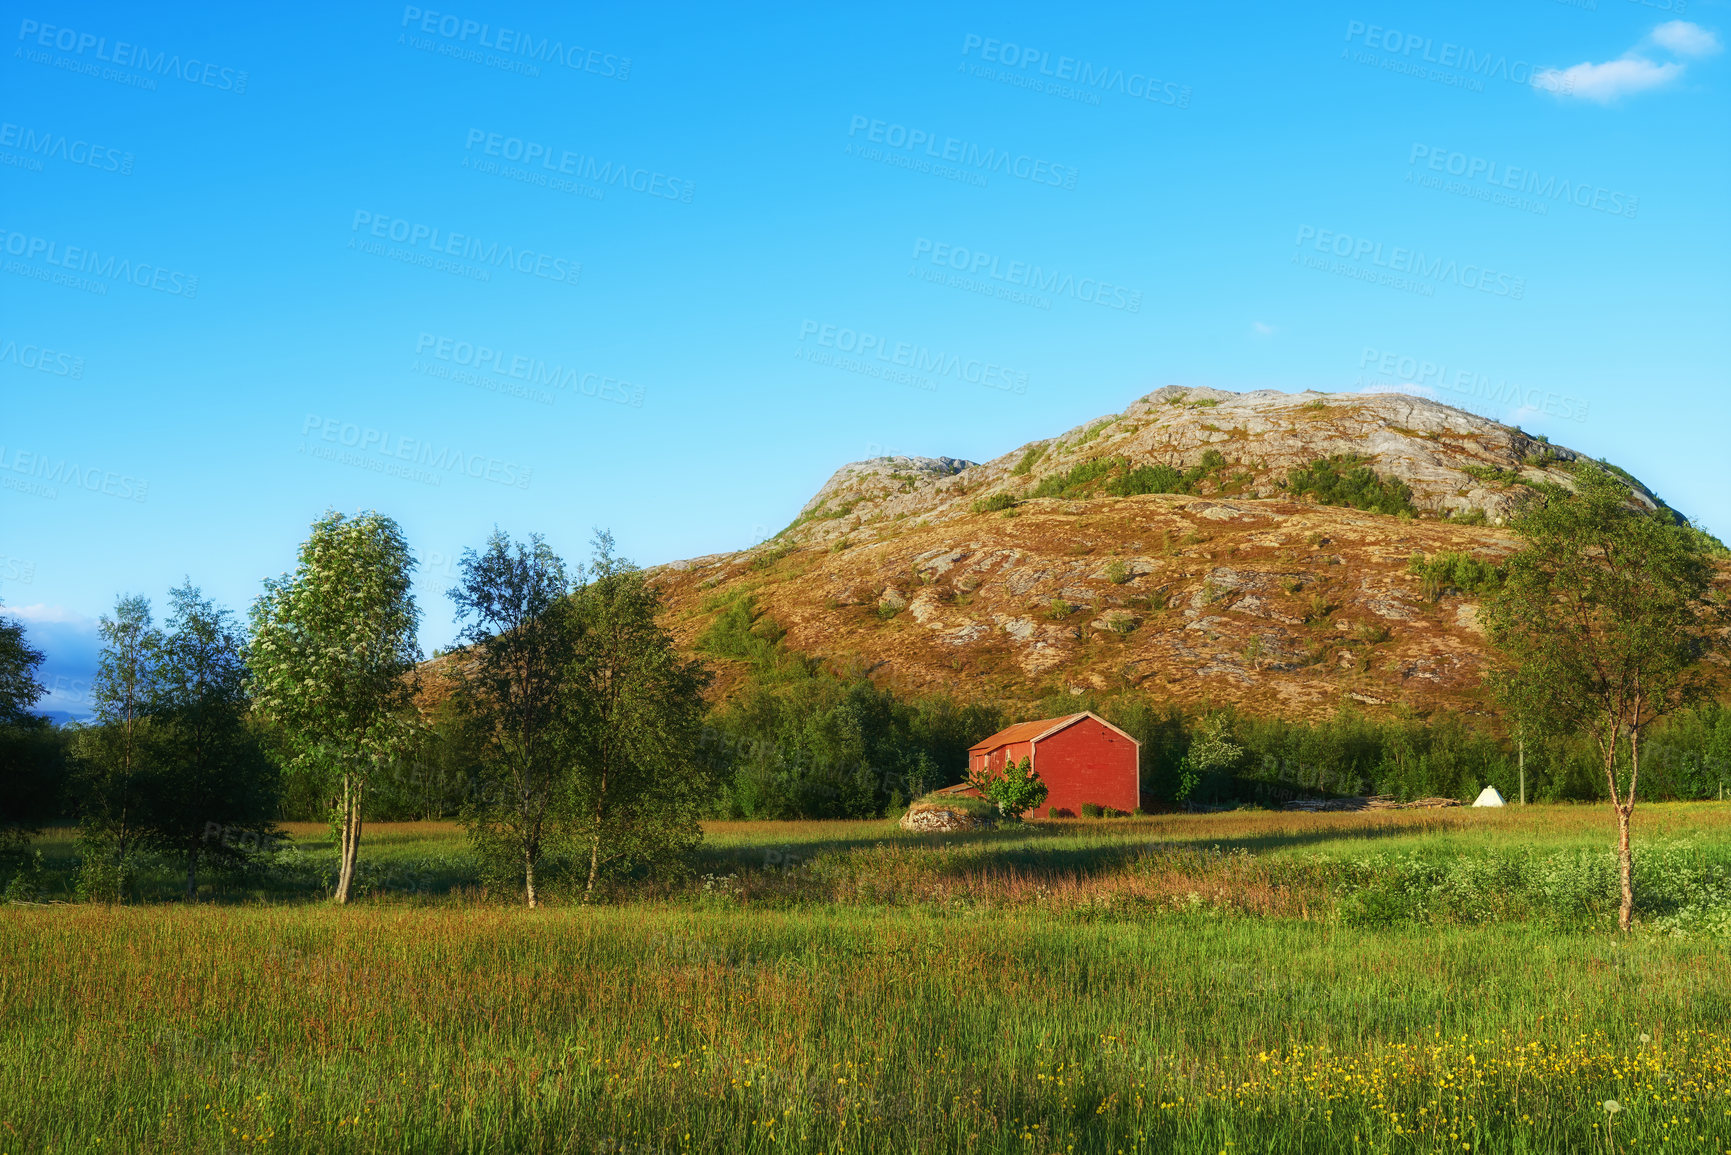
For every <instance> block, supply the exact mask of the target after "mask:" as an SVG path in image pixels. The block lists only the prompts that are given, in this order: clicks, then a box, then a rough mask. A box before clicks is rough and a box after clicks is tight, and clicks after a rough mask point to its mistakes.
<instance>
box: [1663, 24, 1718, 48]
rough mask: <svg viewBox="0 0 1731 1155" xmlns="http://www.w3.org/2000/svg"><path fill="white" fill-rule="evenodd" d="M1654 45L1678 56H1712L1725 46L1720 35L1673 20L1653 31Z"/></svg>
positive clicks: (1708, 29) (1698, 26)
mask: <svg viewBox="0 0 1731 1155" xmlns="http://www.w3.org/2000/svg"><path fill="white" fill-rule="evenodd" d="M1653 43H1655V44H1657V45H1658V46H1659V47H1661V48H1664V49H1667V50H1668V51H1670V52H1673V53H1675V54H1676V55H1678V56H1712V55H1713V54H1714V53H1716V52H1718V51H1719V50H1720V49H1721V48H1722V47H1724V46H1723V45H1721V44H1720V43H1719V34H1718V33H1717V32H1714V31H1713V30H1712V29H1710V28H1703V27H1701V26H1700V25H1699V24H1691V23H1689V22H1688V21H1687V20H1671V21H1667V22H1666V23H1664V24H1661V25H1659V27H1657V28H1655V29H1653Z"/></svg>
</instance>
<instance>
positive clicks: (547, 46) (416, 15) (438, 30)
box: [402, 5, 631, 80]
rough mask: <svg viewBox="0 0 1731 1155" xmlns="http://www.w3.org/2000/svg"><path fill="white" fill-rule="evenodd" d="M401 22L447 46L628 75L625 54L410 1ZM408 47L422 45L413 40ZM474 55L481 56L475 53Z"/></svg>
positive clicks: (599, 73)
mask: <svg viewBox="0 0 1731 1155" xmlns="http://www.w3.org/2000/svg"><path fill="white" fill-rule="evenodd" d="M402 26H403V27H404V28H412V29H413V30H414V31H416V32H423V33H426V34H427V35H429V36H437V37H439V38H440V39H441V40H444V41H446V42H447V44H448V46H449V47H451V48H465V47H467V46H468V45H471V44H473V45H474V46H475V47H476V48H485V49H487V50H488V51H491V52H497V53H499V54H501V56H502V57H504V58H505V59H506V60H509V61H511V62H513V63H518V62H522V63H529V62H532V63H534V64H557V65H561V66H562V67H564V68H568V69H570V70H571V71H572V72H588V73H592V74H593V75H596V76H601V77H605V78H607V79H609V80H629V79H630V78H631V58H630V57H629V56H614V55H612V54H610V53H606V52H599V51H596V50H595V49H591V48H584V47H582V46H581V45H578V44H566V43H565V42H564V41H563V40H557V39H554V38H553V37H551V36H541V37H537V36H536V35H535V34H534V33H533V32H524V31H522V30H520V29H513V28H494V27H493V26H492V25H490V24H483V23H482V22H481V21H479V20H470V19H468V18H467V17H464V16H458V15H456V14H454V13H450V12H431V11H426V10H423V9H420V8H416V7H414V6H412V5H411V6H409V7H405V8H404V9H403V23H402ZM412 47H417V48H419V47H422V46H421V45H418V44H416V45H412ZM445 55H452V53H446V54H445ZM513 58H515V59H513ZM474 59H476V60H481V59H482V58H481V56H480V54H479V53H476V54H475V55H474Z"/></svg>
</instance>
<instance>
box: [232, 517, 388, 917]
mask: <svg viewBox="0 0 1731 1155" xmlns="http://www.w3.org/2000/svg"><path fill="white" fill-rule="evenodd" d="M414 567H415V560H414V557H413V555H412V554H411V553H410V552H409V547H408V543H407V541H406V540H405V539H404V537H403V533H402V530H401V529H400V528H399V527H398V525H397V523H396V522H395V521H393V520H391V519H390V518H388V517H384V516H382V515H380V514H378V513H375V512H370V511H369V512H366V513H362V514H360V515H358V516H356V517H353V518H345V517H344V516H343V515H342V514H340V513H336V512H331V513H327V514H326V515H325V516H324V517H322V518H320V519H319V520H318V521H316V522H314V523H313V527H312V533H311V534H310V535H309V536H308V538H307V540H306V542H305V543H304V544H303V545H302V546H301V551H300V557H299V561H298V564H297V566H296V568H295V572H294V574H293V575H288V574H284V575H283V576H282V577H280V578H275V579H272V580H270V581H267V582H265V589H264V593H263V594H262V595H260V597H259V598H258V600H257V601H256V602H254V603H253V608H252V644H251V646H250V648H249V651H248V655H247V659H248V665H249V667H250V670H251V675H252V677H251V684H250V689H251V693H252V696H253V701H254V704H255V706H256V708H257V709H258V711H259V713H260V714H261V716H262V717H263V718H264V719H266V720H267V721H268V722H269V723H270V724H271V725H273V726H274V727H276V728H277V729H278V730H279V731H280V732H281V734H282V735H283V737H284V739H285V741H284V743H283V746H282V748H283V749H284V750H285V752H286V753H287V755H288V765H289V767H290V769H291V770H293V771H295V772H297V773H301V774H308V775H312V776H314V777H316V778H317V779H319V780H320V781H321V783H323V784H324V787H325V789H326V790H327V793H326V797H332V796H335V795H336V794H337V793H338V791H337V790H336V789H335V788H334V787H335V784H336V783H337V782H340V783H341V788H340V795H341V800H340V802H339V803H338V804H337V806H336V807H335V808H334V812H333V814H332V821H333V822H334V823H336V825H337V826H338V827H339V828H340V829H341V831H342V837H343V858H344V865H343V869H342V872H341V875H340V877H339V880H338V883H337V891H336V898H337V901H338V902H347V901H348V898H349V894H350V885H351V883H352V882H353V877H354V866H355V862H356V861H357V860H358V854H359V848H360V831H361V814H362V810H363V806H364V800H365V788H366V784H367V781H368V779H369V778H370V777H371V776H372V775H373V773H374V771H376V770H378V769H380V768H381V767H382V766H384V765H385V764H387V763H388V762H389V761H390V760H391V759H392V758H393V757H395V756H397V755H398V754H400V753H401V752H402V751H403V750H404V749H405V748H406V746H407V745H408V743H409V742H410V741H411V739H412V736H413V734H414V732H415V729H416V723H415V715H414V711H413V705H412V701H413V696H414V680H413V676H414V672H415V663H416V661H417V659H418V658H419V657H420V653H419V649H418V647H417V646H416V644H415V632H416V629H417V627H418V626H419V624H420V611H419V610H418V609H417V608H416V606H415V599H414V594H413V592H412V590H411V580H412V574H413V572H414Z"/></svg>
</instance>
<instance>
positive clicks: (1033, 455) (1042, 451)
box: [1010, 445, 1047, 477]
mask: <svg viewBox="0 0 1731 1155" xmlns="http://www.w3.org/2000/svg"><path fill="white" fill-rule="evenodd" d="M1046 449H1047V447H1046V446H1044V445H1035V446H1033V447H1031V448H1030V449H1029V450H1028V452H1026V453H1024V454H1022V460H1020V461H1018V462H1016V467H1015V468H1014V469H1012V470H1010V473H1011V475H1012V476H1015V477H1026V476H1027V475H1028V473H1029V471H1030V470H1032V469H1033V468H1034V466H1035V465H1037V464H1039V461H1040V458H1042V457H1044V456H1046Z"/></svg>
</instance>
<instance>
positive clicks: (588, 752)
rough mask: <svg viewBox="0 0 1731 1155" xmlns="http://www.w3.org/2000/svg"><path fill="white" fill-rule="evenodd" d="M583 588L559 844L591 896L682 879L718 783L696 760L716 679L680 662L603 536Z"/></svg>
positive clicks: (651, 599) (644, 587)
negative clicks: (627, 883)
mask: <svg viewBox="0 0 1731 1155" xmlns="http://www.w3.org/2000/svg"><path fill="white" fill-rule="evenodd" d="M585 578H586V580H584V581H583V582H582V583H581V584H580V585H579V586H578V587H577V588H576V590H574V591H573V593H572V594H571V599H570V602H571V606H570V609H571V614H572V627H571V629H572V633H571V637H572V639H573V642H572V646H571V656H570V660H569V661H568V662H567V663H566V664H565V666H564V670H563V673H562V674H561V676H560V680H559V682H560V684H559V694H560V699H561V700H560V710H561V712H562V715H563V717H562V719H561V723H560V728H561V732H562V741H561V743H560V745H561V753H562V754H563V757H564V760H565V762H566V765H567V766H568V770H567V772H566V773H567V775H568V777H567V778H566V780H565V782H564V783H563V784H562V794H563V797H562V798H561V814H560V817H561V819H563V818H564V816H565V815H569V822H568V823H567V822H565V821H560V822H559V825H558V833H559V834H560V835H562V836H565V837H567V838H568V840H569V843H570V844H571V846H572V848H573V849H574V851H575V852H576V855H577V858H578V860H579V862H580V863H582V867H580V868H581V869H584V870H585V874H584V882H583V889H584V894H585V895H586V896H589V895H593V893H594V890H595V886H596V883H597V881H598V880H599V879H601V878H602V877H603V875H604V874H610V875H619V874H628V873H633V872H644V871H647V872H652V873H658V874H674V873H677V872H679V871H680V870H682V869H684V868H685V867H686V866H687V865H688V860H689V857H690V854H691V852H692V851H693V850H694V849H695V848H696V846H697V843H698V842H699V841H700V840H701V839H702V837H703V831H702V828H701V827H700V826H699V825H698V817H699V816H700V814H701V813H702V810H703V807H704V805H705V803H706V801H707V800H708V798H709V796H710V793H711V784H710V781H709V778H708V775H707V770H708V763H707V762H706V761H705V760H703V759H702V758H701V757H700V756H699V755H698V753H697V748H698V739H699V734H700V731H701V728H702V722H703V713H704V701H703V691H704V689H705V688H706V687H707V686H708V684H709V672H708V671H707V670H706V669H705V668H704V666H703V664H702V663H701V662H700V661H697V660H686V659H685V658H683V657H681V656H680V654H679V650H678V647H677V646H676V645H675V644H674V641H673V636H672V635H671V634H669V633H668V632H667V630H666V629H665V628H663V627H662V625H661V624H660V620H659V619H660V615H661V611H662V602H661V596H660V593H659V592H658V590H657V588H656V587H655V586H653V585H651V584H650V583H649V582H647V581H646V580H644V577H643V573H642V571H640V570H638V569H637V568H636V567H635V566H633V565H632V564H631V563H629V562H627V561H625V560H624V559H622V558H618V557H616V556H614V554H613V538H612V536H611V535H610V534H608V533H605V532H599V533H597V534H596V535H595V552H594V557H593V559H592V560H591V562H590V565H589V568H588V571H587V573H586V574H585ZM567 805H568V807H569V809H568V810H567V809H565V808H564V807H565V806H567Z"/></svg>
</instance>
